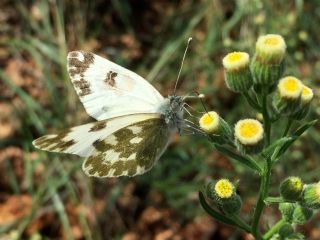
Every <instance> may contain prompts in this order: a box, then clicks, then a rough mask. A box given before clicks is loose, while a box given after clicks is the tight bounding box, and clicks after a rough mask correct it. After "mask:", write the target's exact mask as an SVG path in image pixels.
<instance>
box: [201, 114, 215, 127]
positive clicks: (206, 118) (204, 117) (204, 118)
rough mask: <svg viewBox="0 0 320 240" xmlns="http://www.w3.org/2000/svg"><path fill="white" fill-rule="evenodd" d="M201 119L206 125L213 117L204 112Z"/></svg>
mask: <svg viewBox="0 0 320 240" xmlns="http://www.w3.org/2000/svg"><path fill="white" fill-rule="evenodd" d="M202 121H203V124H205V125H208V124H210V123H212V122H213V121H214V118H213V116H212V115H210V114H208V113H206V114H205V116H203V119H202Z"/></svg>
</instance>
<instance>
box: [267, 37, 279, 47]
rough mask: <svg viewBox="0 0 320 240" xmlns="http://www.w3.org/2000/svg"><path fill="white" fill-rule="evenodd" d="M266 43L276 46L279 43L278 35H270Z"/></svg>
mask: <svg viewBox="0 0 320 240" xmlns="http://www.w3.org/2000/svg"><path fill="white" fill-rule="evenodd" d="M264 43H265V44H267V45H272V46H275V45H277V44H279V39H278V38H276V37H268V38H266V39H265V40H264Z"/></svg>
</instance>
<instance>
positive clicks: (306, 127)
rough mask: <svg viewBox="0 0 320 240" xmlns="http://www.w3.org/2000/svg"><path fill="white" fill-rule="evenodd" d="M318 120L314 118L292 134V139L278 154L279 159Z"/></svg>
mask: <svg viewBox="0 0 320 240" xmlns="http://www.w3.org/2000/svg"><path fill="white" fill-rule="evenodd" d="M317 121H318V120H313V121H311V122H308V123H306V124H304V125H302V126H301V127H300V128H298V129H297V130H296V131H295V132H294V133H293V134H292V139H291V140H290V141H288V142H287V143H285V144H284V145H283V146H282V148H281V149H280V151H279V153H278V154H277V157H276V158H275V159H277V158H278V157H279V156H281V155H282V154H283V153H284V152H285V151H286V150H287V149H288V148H289V147H290V146H291V145H292V144H293V143H294V142H295V140H297V139H298V138H299V137H300V136H301V135H302V134H303V133H304V132H305V131H307V130H308V129H309V128H310V127H312V126H313V125H315V124H316V123H317Z"/></svg>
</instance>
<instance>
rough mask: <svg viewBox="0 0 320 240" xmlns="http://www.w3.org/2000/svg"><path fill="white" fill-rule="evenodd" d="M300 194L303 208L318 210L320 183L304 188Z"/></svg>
mask: <svg viewBox="0 0 320 240" xmlns="http://www.w3.org/2000/svg"><path fill="white" fill-rule="evenodd" d="M302 194H303V205H304V206H306V207H308V208H312V209H320V182H318V183H314V184H309V185H307V186H305V188H304V190H303V193H302Z"/></svg>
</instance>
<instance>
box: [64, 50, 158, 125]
mask: <svg viewBox="0 0 320 240" xmlns="http://www.w3.org/2000/svg"><path fill="white" fill-rule="evenodd" d="M67 68H68V72H69V75H70V78H71V81H72V83H73V85H74V88H75V90H76V92H77V94H78V96H79V98H80V100H81V102H82V103H83V105H84V107H85V109H86V111H87V113H88V114H89V115H90V116H91V117H93V118H95V119H97V120H104V119H107V118H112V117H116V116H123V115H128V114H135V113H156V112H157V111H158V109H157V108H158V107H159V103H161V102H162V101H163V97H162V96H161V94H160V93H159V92H158V91H157V90H156V89H155V88H154V87H153V86H152V85H151V84H149V83H148V82H147V81H146V80H145V79H143V78H142V77H140V76H139V75H137V74H136V73H134V72H132V71H130V70H128V69H125V68H123V67H121V66H119V65H117V64H115V63H113V62H111V61H109V60H107V59H105V58H102V57H100V56H98V55H95V54H93V53H90V52H83V51H74V52H70V53H69V54H68V65H67Z"/></svg>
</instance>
